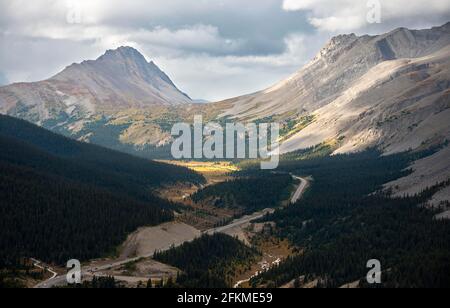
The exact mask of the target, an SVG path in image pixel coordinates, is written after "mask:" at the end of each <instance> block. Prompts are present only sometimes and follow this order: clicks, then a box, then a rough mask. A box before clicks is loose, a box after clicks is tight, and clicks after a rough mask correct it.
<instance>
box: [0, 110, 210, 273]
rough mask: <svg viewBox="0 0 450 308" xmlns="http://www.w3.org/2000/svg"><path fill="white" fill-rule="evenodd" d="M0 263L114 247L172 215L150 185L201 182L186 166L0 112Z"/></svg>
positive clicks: (51, 259)
mask: <svg viewBox="0 0 450 308" xmlns="http://www.w3.org/2000/svg"><path fill="white" fill-rule="evenodd" d="M0 148H1V151H0V233H1V234H2V236H1V237H0V268H3V267H8V266H15V265H17V264H20V262H21V261H20V259H21V258H23V257H27V258H29V257H33V258H37V259H40V260H42V261H45V262H48V263H58V264H64V263H65V262H67V260H69V259H79V260H88V259H91V258H96V257H100V256H104V255H106V254H111V253H114V248H115V247H116V246H117V245H119V244H120V243H121V242H122V241H123V240H124V239H125V238H126V236H127V234H129V233H131V232H133V231H134V230H136V229H137V228H138V227H140V226H146V225H156V224H159V223H162V222H165V221H168V220H171V219H173V214H172V209H173V207H174V205H173V204H171V203H170V202H168V201H165V200H162V199H160V198H158V197H155V196H154V195H153V194H152V193H151V189H152V188H155V187H158V186H159V185H162V184H167V183H175V182H191V183H201V182H203V181H204V179H203V177H201V176H200V175H198V174H197V173H194V172H192V171H190V170H188V169H185V168H180V167H175V166H168V165H165V164H161V163H155V162H151V161H148V160H144V159H139V158H134V157H132V156H129V155H126V154H122V153H117V152H114V151H111V150H106V149H103V148H101V147H97V146H93V145H89V144H84V143H80V142H77V141H73V140H70V139H67V138H65V137H61V136H58V135H55V134H53V133H50V132H48V131H46V130H44V129H41V128H38V127H37V126H34V125H32V124H29V123H27V122H24V121H20V120H16V119H13V118H10V117H5V116H0Z"/></svg>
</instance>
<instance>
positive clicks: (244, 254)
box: [154, 234, 258, 288]
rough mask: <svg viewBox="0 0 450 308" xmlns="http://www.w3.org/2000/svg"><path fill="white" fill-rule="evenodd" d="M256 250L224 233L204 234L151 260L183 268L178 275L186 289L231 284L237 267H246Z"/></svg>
mask: <svg viewBox="0 0 450 308" xmlns="http://www.w3.org/2000/svg"><path fill="white" fill-rule="evenodd" d="M257 256H258V252H257V251H256V250H254V249H252V248H250V247H248V246H246V245H245V244H243V243H242V242H240V241H239V240H237V239H234V238H232V237H230V236H228V235H225V234H215V235H204V236H202V237H201V238H198V239H196V240H195V241H193V242H191V243H185V244H183V245H182V246H180V247H177V248H173V249H171V250H168V251H165V252H157V253H156V254H155V256H154V259H155V260H157V261H160V262H162V263H166V264H170V265H172V266H175V267H177V268H179V269H181V270H182V271H183V273H182V274H181V275H180V276H179V277H178V278H177V281H176V283H177V284H178V285H179V286H182V287H187V288H226V287H231V284H232V279H233V278H235V275H236V273H237V272H236V271H237V270H238V269H239V268H244V269H245V268H248V266H249V265H250V264H252V262H254V261H255V258H256V257H257Z"/></svg>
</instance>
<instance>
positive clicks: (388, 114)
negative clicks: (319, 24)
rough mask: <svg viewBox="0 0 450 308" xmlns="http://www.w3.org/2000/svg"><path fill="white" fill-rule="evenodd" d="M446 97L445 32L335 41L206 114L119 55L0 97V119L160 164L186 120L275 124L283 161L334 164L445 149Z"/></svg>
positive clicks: (129, 53) (449, 33) (139, 63)
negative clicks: (328, 159)
mask: <svg viewBox="0 0 450 308" xmlns="http://www.w3.org/2000/svg"><path fill="white" fill-rule="evenodd" d="M449 95H450V23H447V24H445V25H443V26H440V27H434V28H431V29H424V30H409V29H405V28H399V29H396V30H394V31H391V32H389V33H386V34H382V35H376V36H369V35H364V36H357V35H355V34H349V35H340V36H337V37H334V38H332V39H331V40H330V41H329V42H328V43H327V44H326V46H325V47H324V48H323V49H322V50H320V52H319V53H318V54H317V56H316V57H315V58H314V59H313V60H312V61H311V62H310V63H308V64H307V65H306V66H304V67H303V68H301V69H300V70H299V71H297V72H296V73H295V74H293V75H292V76H290V77H289V78H287V79H286V80H283V81H281V82H279V83H277V84H276V85H274V86H272V87H270V88H268V89H265V90H262V91H260V92H257V93H254V94H250V95H244V96H241V97H237V98H232V99H228V100H225V101H222V102H217V103H210V104H196V103H195V101H193V100H191V99H190V98H189V96H187V95H186V94H184V93H183V92H181V91H180V90H179V89H178V88H177V87H176V86H175V85H174V83H173V82H172V81H171V80H170V78H169V77H168V76H167V75H166V74H165V73H164V72H163V71H161V70H160V69H159V68H158V67H157V66H156V64H154V63H153V62H148V61H147V60H146V59H145V58H144V56H143V55H142V54H140V53H139V52H138V51H137V50H135V49H133V48H130V47H121V48H119V49H117V50H109V51H107V52H106V53H105V54H104V55H103V56H101V57H100V58H98V59H97V60H95V61H85V62H83V63H81V64H73V65H71V66H69V67H67V68H66V69H65V70H63V71H62V72H61V73H59V74H57V75H56V76H54V77H52V78H50V79H48V80H45V81H41V82H35V83H19V84H13V85H9V86H5V87H1V88H0V113H2V114H7V115H11V116H14V117H18V118H22V119H25V120H28V121H31V122H33V123H36V124H39V125H41V126H43V127H45V128H48V129H51V130H53V131H55V132H58V133H61V134H64V135H66V136H70V137H72V138H75V139H78V140H82V141H88V142H92V143H96V144H100V145H103V146H107V147H110V148H113V149H117V150H121V151H125V152H130V153H133V154H138V155H142V156H146V157H155V155H156V157H158V155H157V154H155V153H158V154H159V155H161V156H162V157H164V156H165V155H167V151H165V150H163V149H164V148H165V149H166V150H167V146H168V145H169V144H170V143H171V136H170V129H171V126H172V125H173V124H174V123H176V122H179V121H189V120H190V119H191V118H192V116H193V115H194V114H203V115H204V117H205V118H206V119H207V120H217V119H219V120H221V121H223V120H230V121H242V122H247V121H263V120H265V121H277V122H279V123H281V124H282V127H283V130H282V136H281V138H282V139H281V141H282V145H281V152H282V153H289V152H293V151H297V150H301V149H306V148H310V147H314V146H317V145H321V144H327V145H329V146H331V147H332V150H333V152H334V153H335V154H337V153H349V152H356V151H362V150H365V149H368V148H373V147H376V148H378V149H380V150H382V152H384V153H385V154H392V153H398V152H402V151H407V150H420V149H426V148H430V147H433V146H436V145H441V144H445V142H446V141H447V140H449V137H450V124H449V123H450V121H449V120H448V119H449V118H450V98H449ZM444 150H445V149H444ZM441 156H443V157H444V160H445V163H444V165H445V166H444V167H445V168H444V167H443V166H442V165H440V166H439V167H436V164H430V165H429V166H427V168H428V169H431V170H432V171H431V172H430V173H431V174H432V175H433V176H430V177H429V178H430V181H434V180H437V179H438V178H439V179H441V178H443V177H445V176H448V172H445V171H441V170H447V169H446V168H447V167H449V168H450V162H449V160H448V158H446V157H445V155H442V154H441ZM427 168H422V169H427ZM438 174H439V176H436V175H438ZM419 177H420V175H419ZM422 182H423V183H424V184H423V185H428V184H429V183H430V182H429V181H428V182H427V183H425V181H422ZM411 185H412V184H411ZM411 185H409V187H407V186H408V185H405V187H407V188H405V189H403V190H401V189H400V191H399V193H401V192H402V191H405V192H406V191H409V190H410V189H411V187H410V186H411ZM423 185H419V186H418V187H417V188H416V189H417V190H420V189H422V188H423V187H421V186H423ZM397 186H399V187H400V186H401V185H397Z"/></svg>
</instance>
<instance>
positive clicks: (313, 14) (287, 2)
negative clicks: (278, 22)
mask: <svg viewBox="0 0 450 308" xmlns="http://www.w3.org/2000/svg"><path fill="white" fill-rule="evenodd" d="M373 2H374V1H373V0H371V1H368V0H284V1H283V9H284V10H286V11H305V12H307V13H308V15H309V22H310V23H311V24H312V25H313V26H315V27H316V28H317V29H319V30H321V31H330V32H338V31H350V30H355V31H356V30H360V29H364V28H368V27H370V24H369V23H368V20H367V15H368V13H369V12H370V11H371V10H372V8H373V6H372V5H371V4H372V3H373ZM379 3H380V5H381V17H382V24H383V23H384V24H386V26H388V25H389V26H391V24H392V23H393V22H394V21H396V20H398V21H399V23H400V24H399V26H410V25H411V24H414V19H415V20H416V22H418V23H420V24H424V23H425V24H426V23H427V21H428V22H433V21H434V22H436V16H442V15H443V16H445V15H447V16H448V15H449V14H450V1H445V0H427V1H423V0H379ZM401 22H403V24H401ZM394 23H395V22H394ZM405 23H407V24H405ZM378 28H380V29H383V28H384V27H383V25H380V26H379V27H378Z"/></svg>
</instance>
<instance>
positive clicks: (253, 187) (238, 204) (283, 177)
mask: <svg viewBox="0 0 450 308" xmlns="http://www.w3.org/2000/svg"><path fill="white" fill-rule="evenodd" d="M236 176H237V178H236V179H235V180H230V181H227V182H224V183H219V184H216V185H211V186H207V187H206V188H204V189H202V190H200V191H198V192H197V193H195V194H194V195H193V197H192V199H193V200H194V202H201V201H205V200H206V201H210V202H213V204H214V206H217V207H227V208H238V209H242V210H243V212H244V214H250V213H254V212H256V211H259V210H263V209H267V208H276V207H278V206H279V205H280V202H281V201H283V200H287V199H288V198H289V194H290V191H291V185H292V184H293V180H292V177H291V176H290V175H289V174H273V173H270V172H253V173H244V172H242V173H237V174H236Z"/></svg>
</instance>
